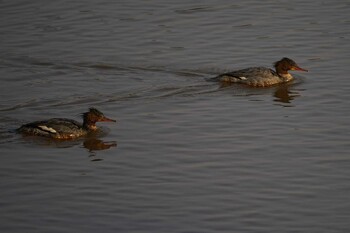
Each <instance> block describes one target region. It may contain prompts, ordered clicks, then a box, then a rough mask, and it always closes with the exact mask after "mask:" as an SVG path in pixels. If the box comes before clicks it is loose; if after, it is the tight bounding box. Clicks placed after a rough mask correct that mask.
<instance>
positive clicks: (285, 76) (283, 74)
mask: <svg viewBox="0 0 350 233" xmlns="http://www.w3.org/2000/svg"><path fill="white" fill-rule="evenodd" d="M275 69H276V73H277V75H278V76H279V77H280V78H281V79H282V80H283V81H284V82H289V81H291V80H292V79H293V76H292V75H291V74H290V73H288V70H287V69H285V68H284V67H283V66H282V65H280V64H277V65H276V66H275Z"/></svg>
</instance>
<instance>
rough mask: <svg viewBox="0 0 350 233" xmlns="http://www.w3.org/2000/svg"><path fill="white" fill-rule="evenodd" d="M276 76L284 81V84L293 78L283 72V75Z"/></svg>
mask: <svg viewBox="0 0 350 233" xmlns="http://www.w3.org/2000/svg"><path fill="white" fill-rule="evenodd" d="M277 74H278V76H279V77H280V78H281V79H282V80H283V81H284V82H289V81H291V80H292V79H293V76H292V75H291V74H290V73H288V72H285V73H277Z"/></svg>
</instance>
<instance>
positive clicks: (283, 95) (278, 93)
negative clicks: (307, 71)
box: [219, 83, 300, 106]
mask: <svg viewBox="0 0 350 233" xmlns="http://www.w3.org/2000/svg"><path fill="white" fill-rule="evenodd" d="M295 85H296V84H295V83H294V84H293V83H286V84H283V85H278V86H275V87H274V88H272V87H271V88H252V87H247V86H244V85H237V84H235V85H233V84H232V83H221V85H220V88H219V89H227V88H230V87H234V88H235V95H239V96H254V95H265V94H271V91H273V92H272V95H273V97H275V98H274V99H273V101H274V102H280V103H283V104H284V106H291V105H290V104H291V102H292V101H293V100H294V99H295V98H297V97H299V96H300V94H299V92H298V91H297V90H295V89H294V88H293V90H291V89H292V87H295ZM286 104H288V105H286Z"/></svg>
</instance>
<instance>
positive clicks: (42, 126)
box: [38, 125, 57, 133]
mask: <svg viewBox="0 0 350 233" xmlns="http://www.w3.org/2000/svg"><path fill="white" fill-rule="evenodd" d="M38 127H39V128H40V129H42V130H44V131H47V132H50V133H57V131H56V130H54V129H53V128H49V127H47V126H46V125H38Z"/></svg>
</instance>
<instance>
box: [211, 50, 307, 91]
mask: <svg viewBox="0 0 350 233" xmlns="http://www.w3.org/2000/svg"><path fill="white" fill-rule="evenodd" d="M274 67H275V70H276V71H274V70H272V69H269V68H265V67H250V68H246V69H242V70H237V71H232V72H229V73H225V74H221V75H219V76H217V77H214V78H212V79H209V81H220V82H230V83H241V84H246V85H248V86H252V87H268V86H272V85H275V84H280V83H286V82H289V81H292V80H293V79H294V78H293V76H292V75H291V74H289V73H288V71H289V70H299V71H305V72H307V70H306V69H303V68H300V67H299V66H298V65H297V64H296V63H295V62H294V61H293V60H292V59H289V58H286V57H285V58H282V59H281V60H279V61H277V62H275V63H274Z"/></svg>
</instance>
